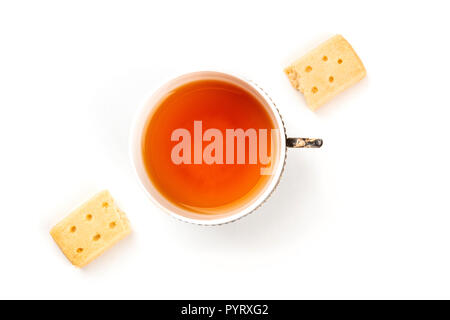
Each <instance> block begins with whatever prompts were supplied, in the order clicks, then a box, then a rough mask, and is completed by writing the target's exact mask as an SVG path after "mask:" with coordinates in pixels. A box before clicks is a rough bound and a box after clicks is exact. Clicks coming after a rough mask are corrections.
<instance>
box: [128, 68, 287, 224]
mask: <svg viewBox="0 0 450 320" xmlns="http://www.w3.org/2000/svg"><path fill="white" fill-rule="evenodd" d="M195 76H201V77H203V78H205V79H207V78H208V77H212V76H223V77H229V78H235V79H236V80H238V81H241V82H244V83H245V84H247V85H248V86H250V87H251V88H252V89H253V90H255V91H256V92H257V93H258V94H259V96H260V97H261V98H262V99H263V100H264V102H265V103H266V104H267V106H268V108H269V109H270V110H271V111H272V113H273V116H274V120H275V121H276V125H277V128H278V129H279V130H280V141H279V143H280V146H279V149H280V151H279V155H278V159H277V167H276V168H275V170H274V173H273V174H272V178H271V180H270V182H269V183H268V184H267V185H266V186H265V187H264V190H263V191H262V192H261V193H260V194H258V195H257V196H256V197H255V198H254V199H252V201H251V202H250V203H249V204H248V205H246V206H245V207H244V208H242V209H241V210H239V211H238V212H236V213H233V214H229V215H226V216H224V217H222V216H219V217H217V218H214V217H213V215H211V216H209V218H208V219H196V218H190V217H186V216H183V215H181V214H178V213H176V212H174V211H173V210H171V209H170V208H168V207H166V206H165V205H163V204H162V203H161V202H160V201H158V199H156V198H155V196H153V194H152V193H151V192H150V191H149V190H148V189H147V187H146V186H145V181H143V177H142V176H141V175H140V174H139V172H138V165H139V163H137V162H138V160H141V161H142V155H141V154H142V153H141V151H140V142H141V141H142V140H141V139H142V131H143V128H141V126H140V124H141V123H142V117H144V118H145V119H146V120H148V118H149V117H150V116H151V114H152V112H154V110H156V108H157V103H152V104H151V105H150V106H149V102H151V101H152V100H155V102H156V101H160V100H161V98H163V97H164V95H165V94H167V92H168V89H169V88H170V87H171V85H174V84H175V83H177V82H180V81H181V82H182V81H183V80H184V79H187V78H189V77H195ZM190 81H195V80H187V81H186V82H185V83H188V82H190ZM182 84H183V82H182V83H179V84H178V85H175V87H178V86H181V85H182ZM137 149H139V150H138V152H137ZM286 156H287V146H286V128H285V126H284V122H283V119H282V117H281V114H280V112H279V110H278V108H277V107H276V105H275V103H274V102H273V101H272V99H271V98H270V96H269V95H268V94H267V93H266V92H265V91H264V90H263V89H262V88H261V87H260V86H259V85H257V84H256V83H255V82H254V81H252V80H249V79H246V78H244V77H241V76H238V75H236V74H234V73H229V72H227V73H225V72H219V71H210V70H207V71H195V72H190V73H184V74H182V75H180V76H177V77H175V78H172V79H170V80H169V81H167V82H165V83H163V84H162V85H161V86H159V87H158V88H157V89H156V90H154V91H153V92H152V93H150V94H148V95H147V96H146V98H145V99H144V100H143V101H142V102H141V104H140V105H139V107H138V108H137V110H136V112H135V115H134V118H133V121H132V125H131V127H130V133H129V157H130V161H131V164H132V167H133V171H134V175H135V176H136V178H137V180H138V182H139V185H140V187H141V188H142V189H143V190H144V193H145V194H146V195H147V196H148V197H149V198H150V199H151V200H152V202H153V203H154V204H155V205H156V206H157V207H158V208H160V209H162V210H163V211H164V212H166V213H168V214H169V215H170V216H172V217H174V218H176V219H177V220H180V221H183V222H187V223H191V224H196V225H205V226H213V225H222V224H226V223H231V222H234V221H237V220H239V219H241V218H243V217H245V216H247V215H249V214H250V213H253V212H254V211H255V210H256V209H258V208H259V207H260V206H261V205H262V204H264V202H265V201H266V200H267V199H268V198H269V197H270V196H271V195H272V193H273V192H274V190H275V189H276V188H277V186H278V184H279V182H280V179H281V176H282V174H283V172H284V168H285V165H286ZM146 177H147V179H148V181H149V182H150V184H151V185H152V186H153V187H154V185H153V182H151V179H150V178H149V177H148V176H147V175H146ZM154 189H155V190H156V188H154ZM156 192H158V191H157V190H156ZM158 193H159V192H158ZM162 198H164V197H163V196H162ZM167 203H170V201H168V200H167ZM171 207H173V208H177V209H180V208H179V207H178V206H176V205H174V204H172V205H171ZM181 210H182V211H185V212H188V210H185V209H181Z"/></svg>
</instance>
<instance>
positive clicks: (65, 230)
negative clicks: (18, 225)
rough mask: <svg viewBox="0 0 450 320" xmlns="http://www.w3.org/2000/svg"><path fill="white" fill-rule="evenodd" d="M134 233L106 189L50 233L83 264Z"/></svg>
mask: <svg viewBox="0 0 450 320" xmlns="http://www.w3.org/2000/svg"><path fill="white" fill-rule="evenodd" d="M130 232H131V229H130V225H129V221H128V219H127V217H126V215H125V213H124V212H122V211H121V210H120V209H119V208H118V207H117V206H116V204H115V203H114V199H113V198H112V197H111V195H110V193H109V192H108V191H106V190H105V191H102V192H100V193H98V194H97V195H95V196H94V197H93V198H92V199H90V200H89V201H87V202H86V203H84V204H83V205H81V206H80V207H79V208H77V209H75V210H74V211H73V212H72V213H71V214H69V215H68V216H67V217H65V218H64V219H63V220H62V221H61V222H59V223H58V224H57V225H56V226H54V227H53V229H52V230H51V231H50V234H51V235H52V237H53V239H54V240H55V242H56V243H57V244H58V246H59V247H60V248H61V251H62V252H63V253H64V255H65V256H66V257H67V259H69V260H70V262H72V264H74V265H75V266H77V267H83V266H85V265H87V264H88V263H89V262H91V261H92V260H94V259H95V258H97V257H98V256H99V255H101V254H102V253H103V252H105V251H106V250H107V249H109V248H110V247H112V246H113V245H114V244H115V243H116V242H118V241H119V240H121V239H123V238H124V237H125V236H126V235H128V234H129V233H130Z"/></svg>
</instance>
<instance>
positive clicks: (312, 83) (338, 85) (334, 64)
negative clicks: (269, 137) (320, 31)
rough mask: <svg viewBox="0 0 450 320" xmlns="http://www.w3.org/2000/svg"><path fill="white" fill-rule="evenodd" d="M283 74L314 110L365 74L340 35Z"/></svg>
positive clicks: (326, 42)
mask: <svg viewBox="0 0 450 320" xmlns="http://www.w3.org/2000/svg"><path fill="white" fill-rule="evenodd" d="M284 72H285V73H286V74H287V76H288V78H289V80H290V82H291V84H292V86H293V87H294V88H296V89H297V90H299V91H300V92H302V93H303V94H304V96H305V99H306V103H307V104H308V106H309V108H310V109H311V110H313V111H314V110H316V109H317V108H319V107H320V106H322V105H323V104H324V103H326V102H327V101H329V100H330V99H331V98H333V97H334V96H336V95H337V94H338V93H340V92H342V91H344V90H345V89H347V88H348V87H350V86H352V85H353V84H355V83H356V82H358V81H359V80H361V79H362V78H364V76H365V75H366V69H365V68H364V65H363V64H362V62H361V60H360V59H359V57H358V55H357V54H356V52H355V51H354V50H353V48H352V46H351V45H350V44H349V43H348V42H347V40H345V39H344V37H342V36H341V35H336V36H334V37H332V38H331V39H329V40H327V41H325V42H324V43H322V44H321V45H319V46H318V47H317V48H315V49H313V50H312V51H310V52H309V53H307V54H306V55H305V56H303V57H302V58H300V59H299V60H297V61H296V62H294V63H293V64H292V65H290V66H289V67H287V68H286V69H285V70H284Z"/></svg>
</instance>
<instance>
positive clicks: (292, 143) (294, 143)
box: [286, 138, 323, 148]
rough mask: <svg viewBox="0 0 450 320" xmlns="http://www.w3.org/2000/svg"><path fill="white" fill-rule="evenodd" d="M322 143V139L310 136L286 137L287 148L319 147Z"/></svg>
mask: <svg viewBox="0 0 450 320" xmlns="http://www.w3.org/2000/svg"><path fill="white" fill-rule="evenodd" d="M322 145H323V140H322V139H311V138H287V140H286V146H287V147H288V148H320V147H321V146H322Z"/></svg>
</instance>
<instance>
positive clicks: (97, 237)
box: [92, 233, 102, 241]
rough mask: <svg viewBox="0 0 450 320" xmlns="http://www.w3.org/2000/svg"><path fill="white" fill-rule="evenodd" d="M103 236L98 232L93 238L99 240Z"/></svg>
mask: <svg viewBox="0 0 450 320" xmlns="http://www.w3.org/2000/svg"><path fill="white" fill-rule="evenodd" d="M101 237H102V236H101V235H100V234H99V233H97V234H96V235H95V236H93V237H92V240H94V241H98V240H100V238H101Z"/></svg>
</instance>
